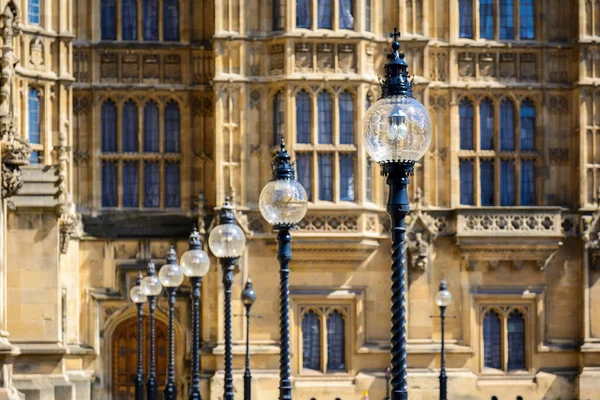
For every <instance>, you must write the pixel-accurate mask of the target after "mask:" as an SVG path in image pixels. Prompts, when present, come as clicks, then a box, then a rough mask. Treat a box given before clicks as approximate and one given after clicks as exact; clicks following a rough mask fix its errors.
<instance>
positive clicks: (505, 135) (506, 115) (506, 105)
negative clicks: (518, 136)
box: [500, 99, 515, 151]
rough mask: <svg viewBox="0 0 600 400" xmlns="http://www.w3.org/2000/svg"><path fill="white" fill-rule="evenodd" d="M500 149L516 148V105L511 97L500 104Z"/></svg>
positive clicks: (512, 149)
mask: <svg viewBox="0 0 600 400" xmlns="http://www.w3.org/2000/svg"><path fill="white" fill-rule="evenodd" d="M500 150H503V151H514V150H515V107H514V105H513V102H512V101H511V100H509V99H504V100H503V101H502V104H501V105H500Z"/></svg>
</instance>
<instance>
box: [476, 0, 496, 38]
mask: <svg viewBox="0 0 600 400" xmlns="http://www.w3.org/2000/svg"><path fill="white" fill-rule="evenodd" d="M479 36H480V37H481V38H482V39H493V38H494V0H479Z"/></svg>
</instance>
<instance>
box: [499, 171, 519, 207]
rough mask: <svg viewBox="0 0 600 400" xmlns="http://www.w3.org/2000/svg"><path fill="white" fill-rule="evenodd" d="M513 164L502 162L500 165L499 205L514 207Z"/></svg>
mask: <svg viewBox="0 0 600 400" xmlns="http://www.w3.org/2000/svg"><path fill="white" fill-rule="evenodd" d="M515 189H516V188H515V162H514V160H502V162H501V164H500V205H501V206H514V205H515V200H516V195H515Z"/></svg>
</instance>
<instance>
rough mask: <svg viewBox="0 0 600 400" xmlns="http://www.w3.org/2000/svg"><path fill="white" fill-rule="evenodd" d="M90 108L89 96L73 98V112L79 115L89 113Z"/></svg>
mask: <svg viewBox="0 0 600 400" xmlns="http://www.w3.org/2000/svg"><path fill="white" fill-rule="evenodd" d="M89 106H90V99H88V98H87V96H74V97H73V112H74V113H75V114H76V115H78V114H82V113H87V111H88V108H89Z"/></svg>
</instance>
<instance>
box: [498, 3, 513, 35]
mask: <svg viewBox="0 0 600 400" xmlns="http://www.w3.org/2000/svg"><path fill="white" fill-rule="evenodd" d="M514 38H515V5H514V1H513V0H500V40H512V39H514Z"/></svg>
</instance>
